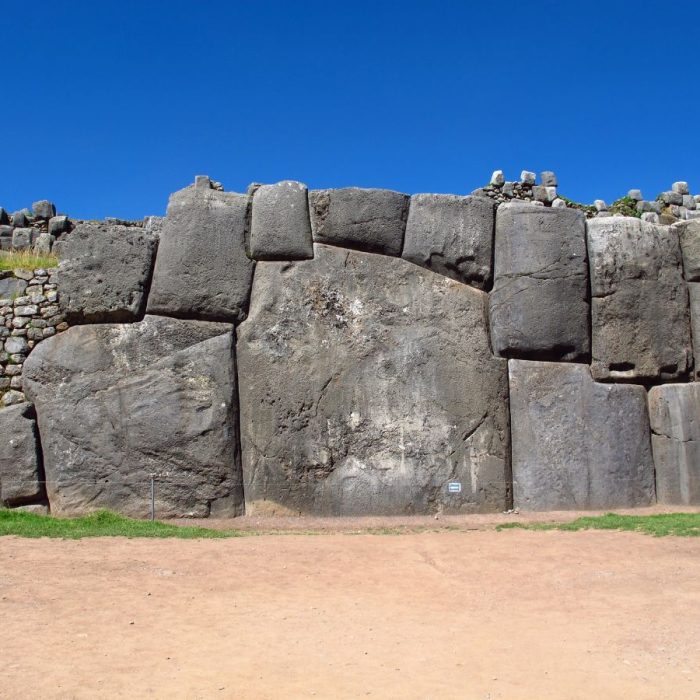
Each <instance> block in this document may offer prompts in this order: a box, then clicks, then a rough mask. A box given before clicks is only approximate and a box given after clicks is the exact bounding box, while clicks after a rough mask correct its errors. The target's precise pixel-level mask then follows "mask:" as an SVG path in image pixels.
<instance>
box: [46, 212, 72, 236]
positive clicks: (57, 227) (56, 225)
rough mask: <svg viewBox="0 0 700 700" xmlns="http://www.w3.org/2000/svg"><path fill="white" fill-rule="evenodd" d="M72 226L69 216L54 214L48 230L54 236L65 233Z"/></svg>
mask: <svg viewBox="0 0 700 700" xmlns="http://www.w3.org/2000/svg"><path fill="white" fill-rule="evenodd" d="M69 228H70V222H69V221H68V217H67V216H52V217H51V218H50V219H49V226H48V232H49V233H50V234H51V235H52V236H59V235H60V234H62V233H65V232H66V231H68V229H69Z"/></svg>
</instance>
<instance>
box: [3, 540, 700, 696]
mask: <svg viewBox="0 0 700 700" xmlns="http://www.w3.org/2000/svg"><path fill="white" fill-rule="evenodd" d="M699 632H700V539H682V538H663V539H657V538H653V537H648V536H643V535H638V534H634V533H620V532H597V531H590V532H574V533H566V532H524V531H504V532H495V531H493V530H479V531H473V532H472V531H461V532H450V531H440V532H424V533H419V534H402V535H388V536H379V535H367V534H362V535H349V534H336V533H332V532H330V533H328V532H325V531H324V534H319V535H300V534H282V535H264V536H258V537H244V538H238V539H229V540H200V541H186V540H147V539H141V540H127V539H121V538H117V539H110V538H104V539H86V540H82V541H61V540H26V539H18V538H14V537H5V538H0V639H1V640H2V641H0V697H2V698H20V697H21V698H27V697H29V698H96V697H100V698H101V697H117V698H140V697H156V698H309V697H317V698H360V697H362V698H364V697H375V698H468V699H471V698H483V699H484V700H486V699H487V698H492V699H495V698H508V699H510V698H522V699H525V700H542V699H547V698H552V699H556V700H562V699H569V698H606V699H610V698H625V699H627V698H635V700H643V699H645V698H654V699H657V698H673V699H674V700H681V699H683V698H700V634H699Z"/></svg>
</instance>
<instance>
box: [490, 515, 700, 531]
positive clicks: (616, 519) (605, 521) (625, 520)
mask: <svg viewBox="0 0 700 700" xmlns="http://www.w3.org/2000/svg"><path fill="white" fill-rule="evenodd" d="M514 528H521V529H523V530H569V531H572V530H573V531H576V530H627V531H630V532H641V533H643V534H645V535H653V536H654V537H665V536H667V535H674V536H676V537H700V513H663V514H660V515H617V514H616V513H606V514H605V515H598V516H590V517H583V518H577V519H576V520H572V521H571V522H570V523H505V524H503V525H498V526H497V527H496V529H497V530H512V529H514Z"/></svg>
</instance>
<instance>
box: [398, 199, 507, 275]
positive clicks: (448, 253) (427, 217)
mask: <svg viewBox="0 0 700 700" xmlns="http://www.w3.org/2000/svg"><path fill="white" fill-rule="evenodd" d="M495 220H496V203H495V202H494V200H492V199H489V198H487V197H471V196H469V197H458V196H456V195H452V194H414V195H413V196H412V197H411V204H410V207H409V210H408V222H407V224H406V237H405V240H404V246H403V253H402V257H403V258H404V260H409V261H410V262H412V263H415V264H416V265H421V266H422V267H426V268H428V269H429V270H433V271H434V272H439V273H440V274H442V275H446V276H447V277H451V278H452V279H455V280H457V281H458V282H464V283H466V284H470V285H472V286H473V287H476V288H477V289H488V288H490V286H491V281H492V269H491V266H492V263H491V260H492V256H493V233H494V226H495Z"/></svg>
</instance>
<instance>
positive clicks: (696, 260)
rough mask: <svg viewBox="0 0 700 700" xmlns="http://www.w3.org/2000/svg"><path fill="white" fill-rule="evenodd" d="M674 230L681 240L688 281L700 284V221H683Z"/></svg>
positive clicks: (684, 267) (675, 225)
mask: <svg viewBox="0 0 700 700" xmlns="http://www.w3.org/2000/svg"><path fill="white" fill-rule="evenodd" d="M673 230H674V231H676V232H677V233H678V237H679V239H680V243H681V251H682V253H683V269H684V272H685V279H686V281H688V282H700V221H699V220H697V219H692V220H690V221H682V222H680V223H677V224H674V225H673Z"/></svg>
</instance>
